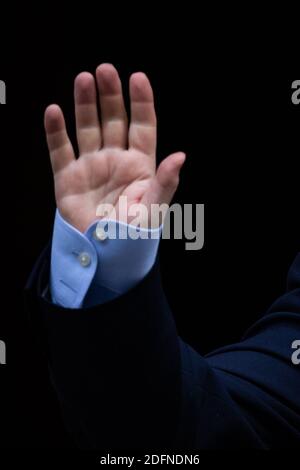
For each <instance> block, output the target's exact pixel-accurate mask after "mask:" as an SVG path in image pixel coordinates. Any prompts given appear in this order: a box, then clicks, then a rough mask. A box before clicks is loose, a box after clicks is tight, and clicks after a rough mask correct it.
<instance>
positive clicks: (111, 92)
mask: <svg viewBox="0 0 300 470" xmlns="http://www.w3.org/2000/svg"><path fill="white" fill-rule="evenodd" d="M96 78H97V84H98V89H99V96H100V108H101V124H102V131H103V146H104V147H121V148H123V149H125V148H126V147H127V141H128V120H127V114H126V109H125V104H124V98H123V91H122V84H121V80H120V77H119V74H118V72H117V70H116V69H115V67H114V66H113V65H111V64H102V65H99V67H98V68H97V70H96Z"/></svg>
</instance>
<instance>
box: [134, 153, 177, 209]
mask: <svg viewBox="0 0 300 470" xmlns="http://www.w3.org/2000/svg"><path fill="white" fill-rule="evenodd" d="M185 160H186V155H185V154H184V153H182V152H177V153H174V154H172V155H170V156H169V157H168V158H166V159H165V160H163V162H162V163H161V164H160V166H159V167H158V169H157V173H156V176H155V178H154V179H153V181H152V184H151V185H150V188H149V190H148V191H147V193H146V194H145V196H144V198H143V200H142V202H143V204H145V205H146V206H147V207H149V208H150V206H151V204H170V203H171V201H172V199H173V196H174V194H175V192H176V190H177V188H178V184H179V175H180V170H181V168H182V166H183V165H184V162H185Z"/></svg>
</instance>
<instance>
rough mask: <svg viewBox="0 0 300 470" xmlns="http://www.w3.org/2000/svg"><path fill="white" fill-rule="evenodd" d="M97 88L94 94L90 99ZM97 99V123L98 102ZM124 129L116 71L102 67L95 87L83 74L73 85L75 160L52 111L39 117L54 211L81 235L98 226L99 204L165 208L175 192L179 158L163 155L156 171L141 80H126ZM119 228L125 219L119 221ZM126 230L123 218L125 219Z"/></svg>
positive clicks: (146, 85)
mask: <svg viewBox="0 0 300 470" xmlns="http://www.w3.org/2000/svg"><path fill="white" fill-rule="evenodd" d="M97 88H98V93H97ZM97 95H99V105H100V110H101V112H100V114H101V116H100V119H99V115H98V107H97V99H98V96H97ZM130 101H131V123H130V125H129V126H128V119H127V113H126V109H125V106H124V99H123V93H122V85H121V81H120V78H119V75H118V72H117V70H116V69H115V68H114V67H113V66H112V65H110V64H102V65H100V66H99V67H98V68H97V70H96V80H95V78H94V76H93V75H92V74H90V73H87V72H83V73H81V74H80V75H78V76H77V78H76V80H75V113H76V130H77V140H78V147H79V158H76V157H75V152H74V149H73V146H72V144H71V142H70V140H69V137H68V134H67V131H66V125H65V120H64V115H63V112H62V111H61V109H60V108H59V106H57V105H51V106H49V107H48V108H47V109H46V112H45V129H46V134H47V142H48V148H49V152H50V158H51V164H52V169H53V174H54V181H55V195H56V203H57V207H58V209H59V211H60V213H61V215H62V216H63V217H64V219H65V220H66V221H67V222H69V223H70V224H71V225H73V226H74V227H76V228H77V229H78V230H80V231H81V232H84V231H85V230H86V229H87V228H88V226H89V225H90V224H91V223H92V222H94V221H95V220H97V218H98V217H97V215H96V213H97V208H98V206H99V205H100V204H112V205H113V206H114V207H115V208H116V213H118V211H119V200H120V196H126V197H127V204H128V207H130V205H131V204H144V205H145V206H146V207H147V208H148V210H149V214H150V207H151V204H162V203H167V204H169V203H170V202H171V200H172V198H173V195H174V193H175V191H176V189H177V186H178V184H179V173H180V169H181V167H182V165H183V163H184V160H185V155H184V154H183V153H181V152H178V153H175V154H172V155H170V156H169V157H168V158H166V159H165V160H164V161H163V162H162V163H161V164H160V166H159V168H158V170H156V135H157V124H156V113H155V107H154V97H153V91H152V88H151V85H150V82H149V80H148V78H147V77H146V75H145V74H143V73H135V74H133V75H132V76H131V78H130ZM119 215H120V218H121V219H122V220H125V219H126V217H125V218H124V216H126V214H119ZM127 221H128V222H130V220H129V218H128V219H127Z"/></svg>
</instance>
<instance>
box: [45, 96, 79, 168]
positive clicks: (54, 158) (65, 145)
mask: <svg viewBox="0 0 300 470" xmlns="http://www.w3.org/2000/svg"><path fill="white" fill-rule="evenodd" d="M45 130H46V136H47V143H48V148H49V153H50V159H51V164H52V168H53V172H54V173H56V172H57V171H60V170H61V169H63V168H65V167H66V166H67V165H69V164H70V163H72V162H73V161H75V154H74V150H73V146H72V144H71V142H70V139H69V137H68V134H67V130H66V124H65V119H64V115H63V112H62V110H61V109H60V107H59V106H57V105H55V104H53V105H51V106H49V107H48V108H47V109H46V111H45Z"/></svg>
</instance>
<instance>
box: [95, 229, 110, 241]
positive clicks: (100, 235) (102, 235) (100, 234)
mask: <svg viewBox="0 0 300 470" xmlns="http://www.w3.org/2000/svg"><path fill="white" fill-rule="evenodd" d="M93 236H94V239H95V240H97V241H99V242H103V241H104V240H106V238H107V233H106V232H105V230H104V229H103V228H102V227H99V226H97V227H96V230H95V232H94V233H93Z"/></svg>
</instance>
